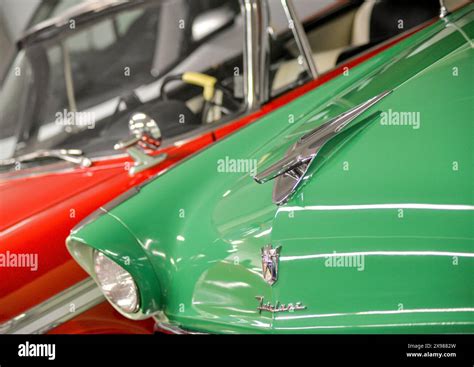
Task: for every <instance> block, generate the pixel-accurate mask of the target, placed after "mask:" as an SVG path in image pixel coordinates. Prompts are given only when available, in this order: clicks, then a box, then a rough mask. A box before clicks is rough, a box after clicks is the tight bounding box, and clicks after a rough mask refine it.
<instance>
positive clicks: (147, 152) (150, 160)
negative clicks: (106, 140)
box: [114, 113, 167, 176]
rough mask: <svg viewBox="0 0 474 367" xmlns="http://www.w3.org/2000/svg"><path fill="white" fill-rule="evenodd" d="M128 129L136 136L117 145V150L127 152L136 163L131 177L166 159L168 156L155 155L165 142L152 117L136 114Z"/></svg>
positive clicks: (132, 168)
mask: <svg viewBox="0 0 474 367" xmlns="http://www.w3.org/2000/svg"><path fill="white" fill-rule="evenodd" d="M128 128H129V130H130V132H131V133H132V135H133V136H134V137H133V138H132V139H130V140H126V141H120V142H118V143H117V144H115V146H114V149H115V150H126V151H127V153H128V154H129V155H130V157H132V158H133V160H134V161H135V163H134V165H133V167H131V168H130V175H132V176H133V175H134V174H136V173H138V172H141V171H144V170H146V169H148V168H151V167H153V166H156V165H157V164H159V163H161V162H163V160H165V159H166V156H167V155H166V154H164V153H163V154H159V155H153V152H154V151H157V150H158V149H159V148H160V146H161V142H162V140H163V138H162V136H161V130H160V128H159V126H158V124H157V123H156V121H155V120H153V119H152V118H151V117H150V116H148V115H147V114H144V113H135V114H134V115H133V116H132V118H131V119H130V121H129V122H128Z"/></svg>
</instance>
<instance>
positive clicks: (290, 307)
mask: <svg viewBox="0 0 474 367" xmlns="http://www.w3.org/2000/svg"><path fill="white" fill-rule="evenodd" d="M255 298H256V299H258V301H259V305H258V307H257V310H258V312H259V313H260V314H261V313H262V311H268V312H271V313H277V312H294V311H302V310H306V306H304V305H303V304H302V303H301V302H296V303H295V304H293V303H288V304H287V305H285V304H284V303H280V302H279V301H277V303H276V304H275V305H272V304H271V303H270V302H267V303H264V302H263V296H256V297H255Z"/></svg>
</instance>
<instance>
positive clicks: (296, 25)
mask: <svg viewBox="0 0 474 367" xmlns="http://www.w3.org/2000/svg"><path fill="white" fill-rule="evenodd" d="M281 5H282V6H283V10H284V11H285V14H286V18H287V19H288V23H289V24H290V25H291V26H290V29H291V31H292V32H293V36H294V37H295V41H296V44H297V46H298V49H299V50H300V53H301V56H302V57H303V60H304V63H305V66H306V71H307V72H308V74H309V75H310V76H311V78H313V79H316V78H317V77H318V70H317V69H316V63H315V62H314V59H313V51H312V50H311V46H310V44H309V41H308V37H307V36H306V32H305V30H304V28H303V25H302V24H301V21H300V20H299V18H298V15H297V14H296V9H295V6H294V4H293V0H281Z"/></svg>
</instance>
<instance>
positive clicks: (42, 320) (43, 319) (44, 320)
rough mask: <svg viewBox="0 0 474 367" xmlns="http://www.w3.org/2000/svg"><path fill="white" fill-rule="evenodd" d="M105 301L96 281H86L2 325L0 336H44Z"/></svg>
mask: <svg viewBox="0 0 474 367" xmlns="http://www.w3.org/2000/svg"><path fill="white" fill-rule="evenodd" d="M103 301H105V298H104V296H103V295H102V293H101V291H100V290H99V288H98V287H97V285H96V283H95V282H94V280H93V279H92V278H87V279H85V280H83V281H81V282H79V283H77V284H76V285H73V286H72V287H70V288H68V289H66V290H64V291H62V292H61V293H58V294H57V295H55V296H53V297H51V298H49V299H47V300H46V301H44V302H42V303H40V304H38V305H36V306H35V307H33V308H30V309H29V310H28V311H26V312H24V313H21V314H19V315H18V316H16V317H14V318H13V319H11V320H9V321H7V322H5V323H3V324H0V334H44V333H46V332H48V331H49V330H51V329H54V328H55V327H57V326H59V325H61V324H63V323H65V322H66V321H69V320H71V319H73V318H74V317H76V316H78V315H80V314H81V313H83V312H85V311H87V310H89V309H90V308H92V307H94V306H96V305H98V304H99V303H101V302H103ZM71 306H74V311H71Z"/></svg>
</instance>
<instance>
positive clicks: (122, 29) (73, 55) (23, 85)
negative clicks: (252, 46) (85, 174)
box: [0, 0, 243, 158]
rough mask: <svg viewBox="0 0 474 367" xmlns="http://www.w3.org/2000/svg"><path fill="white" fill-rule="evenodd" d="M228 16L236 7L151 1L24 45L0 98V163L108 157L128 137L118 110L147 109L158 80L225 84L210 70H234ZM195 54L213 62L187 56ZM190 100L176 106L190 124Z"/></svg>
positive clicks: (235, 39)
mask: <svg viewBox="0 0 474 367" xmlns="http://www.w3.org/2000/svg"><path fill="white" fill-rule="evenodd" d="M71 3H72V2H71ZM237 14H239V4H238V1H237V0H236V1H231V2H229V1H224V0H219V1H216V0H213V1H208V0H198V1H183V0H181V1H173V2H159V1H154V2H150V3H148V4H142V5H139V6H134V7H132V8H129V9H127V10H122V11H120V12H116V13H114V14H109V15H108V16H102V17H101V18H100V19H99V20H97V21H93V22H89V23H88V24H87V25H81V26H80V27H79V26H77V25H76V24H73V23H71V24H70V25H69V28H70V29H69V30H67V29H66V30H65V31H64V32H62V33H61V34H59V35H58V36H56V37H54V38H53V39H49V40H46V41H41V42H36V43H35V42H33V43H31V44H27V45H26V46H25V48H24V49H23V50H21V51H20V52H19V53H18V55H17V57H16V60H15V61H14V62H13V64H12V66H11V68H10V70H9V72H8V73H7V78H6V80H5V82H4V84H3V86H2V89H1V91H0V108H1V109H0V110H1V111H2V114H1V115H0V126H1V127H2V128H1V133H0V134H1V135H0V154H1V156H0V158H7V157H11V156H12V155H13V154H15V155H17V154H19V153H22V154H23V153H25V152H30V151H34V150H36V149H40V148H41V149H52V148H78V149H83V150H85V151H86V152H87V153H91V154H94V153H97V152H100V151H110V150H111V149H112V147H113V145H114V142H116V141H118V140H121V139H123V138H124V137H126V136H128V134H129V132H128V125H127V123H128V118H126V117H124V118H122V117H123V115H124V113H123V112H124V110H128V109H129V110H132V109H134V108H138V107H142V108H143V109H147V106H146V105H147V103H149V102H151V101H154V100H155V101H156V99H157V98H158V97H159V91H160V88H159V85H160V81H161V80H162V78H163V76H164V75H166V74H177V73H182V72H185V71H199V72H209V70H210V69H212V70H214V71H215V70H219V71H220V72H221V75H220V76H221V78H220V79H221V80H220V81H222V80H224V79H225V78H226V77H227V76H233V74H232V72H233V68H231V67H229V68H227V69H228V72H227V71H226V70H227V69H224V70H221V69H220V68H223V66H222V65H225V64H226V62H231V61H232V64H233V66H235V67H239V68H240V69H241V68H242V60H241V56H239V55H240V54H241V53H242V32H243V30H242V28H241V23H240V21H239V19H238V18H237V17H236V15H237ZM216 17H217V23H216ZM209 19H210V20H211V21H212V20H213V21H214V23H212V22H211V23H212V26H211V27H209V26H208V25H209V24H211V23H209ZM206 22H207V23H206ZM76 27H77V29H76ZM232 27H235V28H236V29H239V32H235V29H232ZM204 47H207V51H206V52H207V53H208V54H209V52H211V51H212V52H213V54H214V57H198V56H199V55H195V54H199V53H200V52H201V49H202V48H204ZM213 47H214V48H215V49H213ZM201 53H202V52H201ZM193 56H194V57H193ZM201 56H202V55H201ZM208 56H209V55H208ZM236 58H237V60H236ZM222 71H226V72H227V74H225V73H224V74H222ZM199 92H200V91H199V90H197V91H196V90H192V91H189V93H187V95H186V98H185V101H183V102H186V104H187V106H182V107H183V108H187V109H190V110H191V111H189V112H190V113H194V114H195V115H199V113H200V111H199V109H200V107H199V101H196V100H194V101H191V99H192V98H193V97H196V96H197V95H198V94H199ZM188 102H189V103H188ZM191 102H194V107H192V106H191V105H192V103H191ZM168 105H170V104H168ZM178 107H179V108H181V107H180V106H178ZM170 108H171V107H170ZM186 112H188V110H186ZM189 129H190V128H189ZM189 129H186V128H185V127H183V128H182V129H179V128H178V129H177V128H174V129H171V130H173V131H171V130H170V134H169V135H171V136H172V135H176V134H179V133H182V132H186V131H188V130H189ZM165 130H166V129H165ZM12 136H15V138H13V137H12ZM104 137H106V139H104ZM164 137H166V133H165V134H164ZM94 139H95V140H94ZM99 140H100V141H99ZM14 146H15V149H16V150H14V149H13V147H14Z"/></svg>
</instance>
